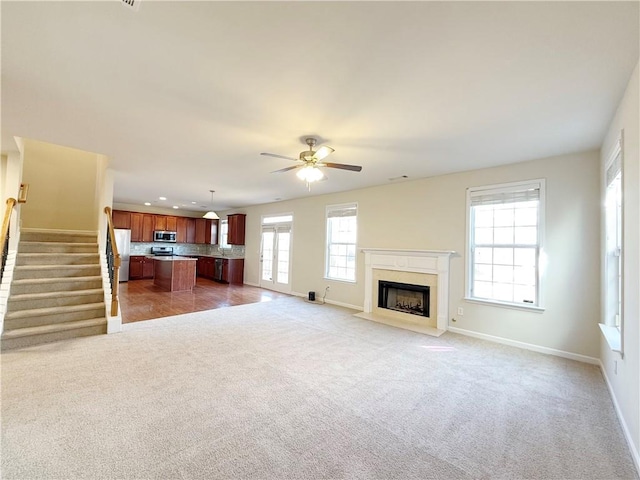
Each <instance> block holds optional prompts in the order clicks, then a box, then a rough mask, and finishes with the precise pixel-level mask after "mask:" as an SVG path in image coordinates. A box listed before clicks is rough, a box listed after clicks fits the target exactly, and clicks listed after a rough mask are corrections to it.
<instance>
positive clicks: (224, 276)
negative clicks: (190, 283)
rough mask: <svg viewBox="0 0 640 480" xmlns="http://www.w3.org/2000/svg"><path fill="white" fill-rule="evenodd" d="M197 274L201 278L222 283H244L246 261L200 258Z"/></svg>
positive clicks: (239, 259)
mask: <svg viewBox="0 0 640 480" xmlns="http://www.w3.org/2000/svg"><path fill="white" fill-rule="evenodd" d="M196 273H197V275H198V276H199V277H204V278H208V279H209V280H215V281H216V282H222V283H233V284H238V285H242V284H243V283H244V259H243V258H222V257H198V263H197V265H196Z"/></svg>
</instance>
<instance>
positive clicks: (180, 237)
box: [176, 217, 187, 243]
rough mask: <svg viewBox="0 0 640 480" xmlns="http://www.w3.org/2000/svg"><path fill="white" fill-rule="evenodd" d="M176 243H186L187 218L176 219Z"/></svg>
mask: <svg viewBox="0 0 640 480" xmlns="http://www.w3.org/2000/svg"><path fill="white" fill-rule="evenodd" d="M176 242H178V243H187V217H177V218H176Z"/></svg>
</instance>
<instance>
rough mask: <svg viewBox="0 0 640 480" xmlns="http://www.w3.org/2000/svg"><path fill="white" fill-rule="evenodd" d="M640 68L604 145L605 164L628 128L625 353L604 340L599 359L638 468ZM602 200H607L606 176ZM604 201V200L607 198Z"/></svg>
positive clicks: (625, 157)
mask: <svg viewBox="0 0 640 480" xmlns="http://www.w3.org/2000/svg"><path fill="white" fill-rule="evenodd" d="M639 82H640V78H639V74H638V66H636V69H635V71H634V73H633V75H632V77H631V80H630V81H629V85H628V86H627V90H626V92H625V95H624V97H623V99H622V101H621V102H620V105H619V106H618V110H617V112H616V115H615V117H614V119H613V121H612V122H611V125H610V127H609V131H608V133H607V136H606V138H605V141H604V143H603V145H602V150H601V151H602V155H601V157H602V158H601V165H602V169H603V171H604V164H605V162H606V160H607V156H608V154H609V152H611V150H612V148H613V144H614V142H615V141H616V140H617V138H618V135H619V134H620V130H624V145H623V165H622V172H623V182H624V184H623V196H624V198H623V209H624V214H623V215H624V216H623V224H624V236H623V249H624V254H623V255H624V257H623V259H624V260H623V262H624V266H623V269H624V286H623V291H624V300H623V316H624V338H623V342H624V357H621V356H620V355H619V354H618V353H615V352H612V351H611V349H610V348H609V345H608V344H607V342H606V340H604V338H602V339H601V341H600V344H601V357H600V358H601V361H602V365H603V368H604V370H605V375H606V377H607V380H608V382H609V385H610V387H611V389H612V393H613V397H614V400H615V403H616V405H617V407H618V409H619V412H620V415H621V417H622V420H623V427H624V429H625V433H626V435H627V437H628V438H629V440H630V442H631V444H632V445H633V447H632V450H634V451H633V453H634V459H635V461H636V466H637V467H638V468H639V469H640V455H639V453H640V407H639V405H640V303H639V297H640V291H639V287H638V285H640V275H639V272H640V229H639V225H640V149H639V138H638V137H639V134H638V132H639V131H640V122H639V119H638V109H639V107H640V99H639V98H640V97H639V96H638V90H639V88H638V84H639ZM602 185H603V192H602V195H603V199H604V180H603V182H602ZM603 203H604V200H603Z"/></svg>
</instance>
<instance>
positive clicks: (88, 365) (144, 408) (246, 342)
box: [1, 298, 637, 479]
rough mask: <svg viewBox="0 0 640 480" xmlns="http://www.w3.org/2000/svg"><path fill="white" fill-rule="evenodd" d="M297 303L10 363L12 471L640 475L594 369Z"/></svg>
mask: <svg viewBox="0 0 640 480" xmlns="http://www.w3.org/2000/svg"><path fill="white" fill-rule="evenodd" d="M353 313H354V312H353V311H351V310H347V309H343V308H337V307H333V306H330V305H313V304H309V303H306V302H304V301H303V300H301V299H297V298H283V299H280V300H275V301H273V302H267V303H259V304H251V305H243V306H238V307H230V308H223V309H219V310H213V311H206V312H199V313H194V314H189V315H180V316H176V317H168V318H164V319H159V320H153V321H147V322H139V323H133V324H127V325H125V331H124V332H123V333H121V334H117V335H106V336H99V337H89V338H81V339H75V340H68V341H64V342H59V343H55V344H49V345H41V346H37V347H30V348H27V349H24V350H19V351H11V352H7V353H3V354H2V357H1V359H2V478H3V479H14V478H20V479H35V478H60V479H62V478H65V479H66V478H87V479H95V478H123V479H125V478H126V479H133V478H136V479H140V478H162V479H172V478H208V479H212V478H255V479H280V478H291V479H305V478H309V479H311V478H384V479H409V478H422V479H427V478H443V479H471V478H476V479H477V478H510V479H514V478H539V479H551V478H557V479H589V478H600V479H614V478H622V479H630V478H637V477H636V472H635V470H634V467H633V464H632V460H631V458H630V455H629V452H628V449H627V446H626V444H625V442H624V440H623V437H622V433H621V429H620V426H619V424H618V422H617V419H616V416H615V413H614V410H613V406H612V403H611V399H610V398H609V396H608V393H607V389H606V386H605V384H604V382H603V379H602V376H601V374H600V372H599V370H598V369H597V368H596V367H594V366H592V365H586V364H580V363H577V362H573V361H569V360H565V359H560V358H555V357H551V356H545V355H541V354H537V353H533V352H529V351H524V350H519V349H516V348H511V347H506V346H502V345H497V344H492V343H488V342H484V341H481V340H475V339H471V338H466V337H462V336H458V335H455V334H451V333H446V334H444V335H443V336H441V337H440V338H434V337H429V336H425V335H421V334H417V333H413V332H409V331H405V330H400V329H396V328H393V327H388V326H385V325H381V324H377V323H374V322H370V321H367V320H362V319H358V318H356V317H354V316H353Z"/></svg>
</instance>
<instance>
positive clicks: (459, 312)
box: [458, 307, 464, 317]
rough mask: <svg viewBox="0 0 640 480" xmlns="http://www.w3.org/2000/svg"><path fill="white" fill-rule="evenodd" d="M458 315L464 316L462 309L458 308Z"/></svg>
mask: <svg viewBox="0 0 640 480" xmlns="http://www.w3.org/2000/svg"><path fill="white" fill-rule="evenodd" d="M458 315H460V316H461V317H462V316H464V308H462V307H458Z"/></svg>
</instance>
